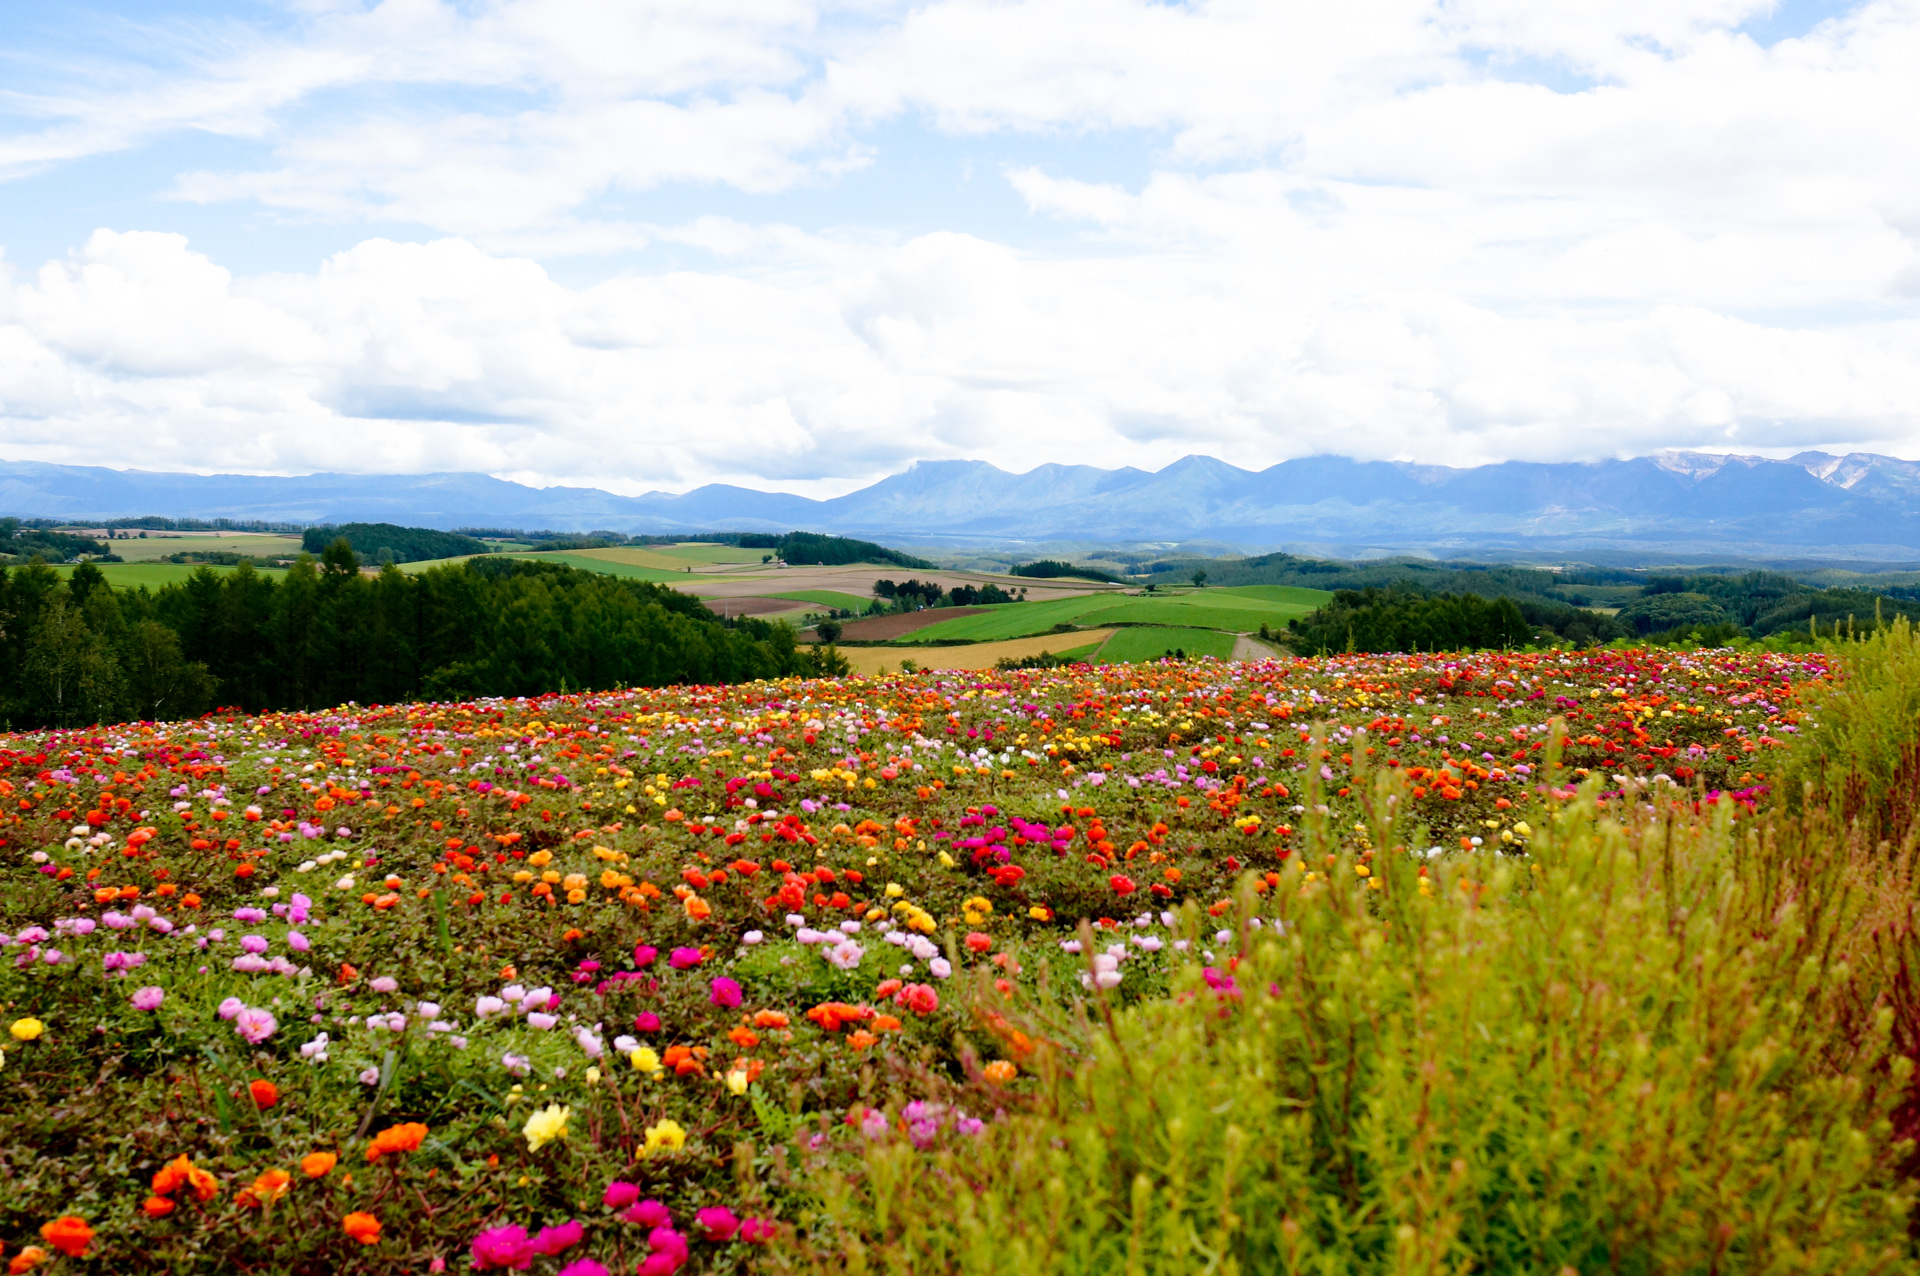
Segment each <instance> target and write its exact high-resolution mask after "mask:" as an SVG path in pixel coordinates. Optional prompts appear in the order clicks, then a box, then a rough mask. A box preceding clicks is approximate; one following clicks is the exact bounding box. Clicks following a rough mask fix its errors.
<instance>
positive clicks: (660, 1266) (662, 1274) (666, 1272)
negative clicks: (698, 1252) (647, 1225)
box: [639, 1227, 687, 1276]
mask: <svg viewBox="0 0 1920 1276" xmlns="http://www.w3.org/2000/svg"><path fill="white" fill-rule="evenodd" d="M647 1248H648V1249H650V1250H652V1251H653V1252H652V1253H650V1254H648V1255H647V1257H646V1259H645V1261H643V1262H642V1263H641V1264H640V1274H639V1276H672V1274H673V1273H674V1272H677V1271H679V1270H680V1268H681V1266H682V1265H683V1264H685V1263H686V1261H687V1242H686V1239H685V1238H684V1237H682V1236H681V1235H680V1233H678V1232H676V1231H674V1230H673V1229H672V1228H671V1227H656V1228H654V1229H653V1231H652V1232H650V1233H648V1234H647Z"/></svg>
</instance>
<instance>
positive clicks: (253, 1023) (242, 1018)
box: [233, 1006, 280, 1046]
mask: <svg viewBox="0 0 1920 1276" xmlns="http://www.w3.org/2000/svg"><path fill="white" fill-rule="evenodd" d="M279 1026H280V1022H279V1021H278V1020H277V1019H275V1018H274V1017H273V1015H272V1014H271V1013H269V1012H268V1011H265V1010H260V1009H257V1008H255V1007H253V1006H248V1007H246V1008H245V1009H244V1010H242V1011H241V1012H240V1013H239V1014H237V1015H235V1016H234V1017H233V1030H234V1031H235V1032H237V1033H239V1034H240V1036H241V1039H242V1040H244V1041H245V1042H246V1043H247V1044H248V1045H250V1046H257V1045H259V1044H260V1043H261V1042H262V1041H265V1040H266V1039H267V1038H268V1037H271V1036H272V1035H273V1030H274V1029H275V1028H278V1027H279Z"/></svg>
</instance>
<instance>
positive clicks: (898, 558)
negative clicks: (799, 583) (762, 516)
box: [740, 532, 934, 571]
mask: <svg viewBox="0 0 1920 1276" xmlns="http://www.w3.org/2000/svg"><path fill="white" fill-rule="evenodd" d="M769 539H772V538H769ZM748 541H749V538H748V537H744V536H743V537H741V538H740V544H741V545H742V546H743V547H746V548H755V547H756V546H755V545H749V544H748ZM766 548H769V549H778V550H779V551H780V557H781V558H783V559H785V560H786V561H787V562H788V563H790V564H792V565H794V566H800V565H802V564H821V565H824V566H828V567H839V566H842V565H844V564H847V563H892V564H894V565H895V566H898V567H918V568H920V569H921V570H922V571H929V570H931V569H932V568H933V566H934V565H933V564H932V563H930V562H928V561H927V560H926V559H924V558H915V557H914V556H913V555H911V554H902V553H901V552H900V551H899V550H897V549H888V548H887V547H886V546H884V545H876V544H874V543H873V542H872V541H862V540H854V539H853V538H852V537H849V536H824V535H821V534H820V533H818V532H788V533H787V534H786V535H785V536H781V537H778V538H777V544H773V545H768V546H766Z"/></svg>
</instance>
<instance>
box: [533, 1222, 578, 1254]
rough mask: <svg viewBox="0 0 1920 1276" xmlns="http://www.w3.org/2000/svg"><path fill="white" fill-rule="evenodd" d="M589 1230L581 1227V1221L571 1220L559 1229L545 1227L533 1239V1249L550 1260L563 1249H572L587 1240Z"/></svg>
mask: <svg viewBox="0 0 1920 1276" xmlns="http://www.w3.org/2000/svg"><path fill="white" fill-rule="evenodd" d="M586 1236H587V1229H586V1228H584V1227H582V1226H580V1220H579V1219H577V1218H576V1219H570V1220H568V1221H567V1222H565V1223H562V1224H560V1226H558V1227H543V1228H541V1229H540V1234H539V1235H538V1236H536V1237H534V1238H533V1248H534V1250H535V1251H536V1252H537V1253H541V1254H545V1255H547V1256H548V1257H549V1258H551V1257H552V1256H553V1255H555V1254H558V1253H559V1252H560V1251H561V1250H563V1249H570V1248H572V1247H573V1246H575V1245H578V1244H579V1243H580V1242H581V1241H583V1240H585V1239H586Z"/></svg>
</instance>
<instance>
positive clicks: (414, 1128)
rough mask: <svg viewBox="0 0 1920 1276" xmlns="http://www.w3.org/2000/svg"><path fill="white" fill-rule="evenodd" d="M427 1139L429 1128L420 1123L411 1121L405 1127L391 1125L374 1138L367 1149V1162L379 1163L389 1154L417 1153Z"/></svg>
mask: <svg viewBox="0 0 1920 1276" xmlns="http://www.w3.org/2000/svg"><path fill="white" fill-rule="evenodd" d="M426 1137H427V1127H426V1126H424V1125H421V1124H420V1123H419V1122H418V1121H409V1122H408V1123H407V1124H405V1125H390V1126H388V1127H387V1128H386V1129H384V1130H382V1131H380V1133H378V1134H376V1135H374V1136H373V1142H372V1143H371V1144H370V1145H368V1147H367V1160H368V1161H378V1160H379V1159H380V1158H381V1157H383V1156H385V1155H387V1154H388V1153H389V1152H412V1151H415V1150H417V1149H418V1148H419V1146H420V1144H421V1143H422V1142H423V1141H425V1139H426Z"/></svg>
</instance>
